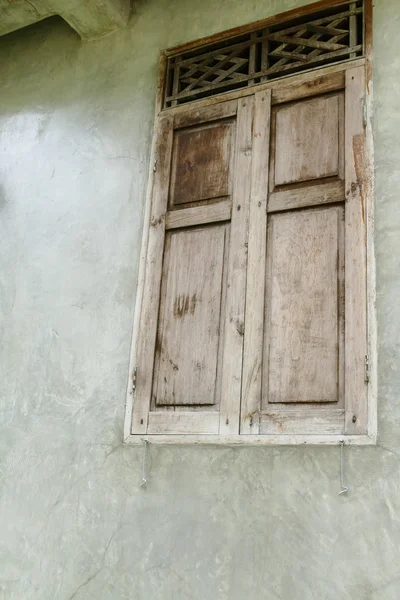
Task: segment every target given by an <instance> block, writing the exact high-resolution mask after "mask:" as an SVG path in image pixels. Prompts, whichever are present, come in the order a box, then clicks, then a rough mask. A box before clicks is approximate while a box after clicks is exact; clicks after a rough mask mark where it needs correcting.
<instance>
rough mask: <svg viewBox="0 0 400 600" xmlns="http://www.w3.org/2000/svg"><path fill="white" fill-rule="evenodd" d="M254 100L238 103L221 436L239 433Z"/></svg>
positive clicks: (249, 99)
mask: <svg viewBox="0 0 400 600" xmlns="http://www.w3.org/2000/svg"><path fill="white" fill-rule="evenodd" d="M253 118H254V97H253V98H244V99H242V100H240V101H239V102H238V114H237V128H236V129H237V134H236V141H235V167H234V178H233V194H232V220H231V228H230V236H231V248H230V252H229V261H228V283H227V285H228V293H227V300H226V317H225V330H224V333H225V340H224V354H223V360H222V383H221V420H220V433H222V434H224V435H228V434H236V433H238V432H239V421H240V398H241V390H242V364H243V362H242V361H243V335H244V314H245V300H246V268H247V227H248V218H249V217H248V211H249V203H250V194H251V169H252V147H253Z"/></svg>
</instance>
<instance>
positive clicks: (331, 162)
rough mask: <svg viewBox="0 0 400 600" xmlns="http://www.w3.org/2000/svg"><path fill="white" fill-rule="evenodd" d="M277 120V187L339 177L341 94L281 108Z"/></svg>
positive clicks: (276, 116) (277, 113)
mask: <svg viewBox="0 0 400 600" xmlns="http://www.w3.org/2000/svg"><path fill="white" fill-rule="evenodd" d="M275 119H276V123H275V140H274V141H275V170H274V175H275V177H274V184H275V186H277V185H285V184H289V183H295V182H301V181H307V180H310V179H319V178H321V177H331V176H333V175H337V174H338V171H339V99H338V96H337V95H335V96H328V97H323V98H314V99H312V100H304V101H300V102H296V103H294V104H291V105H289V106H284V107H279V108H278V109H277V110H276V113H275Z"/></svg>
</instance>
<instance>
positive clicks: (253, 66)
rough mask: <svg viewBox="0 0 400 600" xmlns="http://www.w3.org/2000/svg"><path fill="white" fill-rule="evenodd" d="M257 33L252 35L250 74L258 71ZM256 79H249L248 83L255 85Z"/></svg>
mask: <svg viewBox="0 0 400 600" xmlns="http://www.w3.org/2000/svg"><path fill="white" fill-rule="evenodd" d="M257 37H258V34H257V33H252V34H251V35H250V49H249V75H251V74H252V73H255V71H256V50H257ZM254 84H255V81H254V79H249V81H248V82H247V85H254Z"/></svg>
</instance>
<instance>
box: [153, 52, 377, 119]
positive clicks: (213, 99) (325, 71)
mask: <svg viewBox="0 0 400 600" xmlns="http://www.w3.org/2000/svg"><path fill="white" fill-rule="evenodd" d="M365 63H366V59H365V58H357V59H355V60H353V61H349V62H344V63H339V64H336V65H335V64H333V65H330V66H328V67H326V66H314V67H313V68H311V67H310V69H307V70H306V71H303V72H302V73H301V74H297V75H294V74H293V73H289V74H288V75H282V76H281V77H279V79H276V80H270V81H268V82H266V83H265V82H264V83H258V84H256V85H255V86H254V87H253V86H248V87H245V88H241V89H238V90H234V91H230V92H221V93H220V94H218V95H216V96H209V97H207V98H202V99H199V100H193V101H191V103H190V107H191V108H192V109H196V110H200V109H205V108H208V107H211V106H217V105H218V104H220V103H224V102H227V101H231V100H236V99H239V98H244V97H246V96H253V95H254V93H255V92H262V91H264V90H269V89H270V90H272V93H273V95H274V94H275V93H278V92H277V91H278V89H279V87H280V86H281V85H283V84H285V85H286V84H287V85H294V86H295V85H299V83H300V82H301V81H302V80H303V78H304V80H305V81H307V79H305V78H310V80H313V79H315V78H316V77H320V76H326V75H331V74H332V73H339V72H343V73H344V72H346V70H348V69H350V68H351V69H354V68H356V67H359V66H364V65H365ZM341 87H344V85H343V86H341ZM314 95H315V94H314V93H313V92H312V89H311V88H310V93H308V94H305V96H304V97H307V96H314ZM295 98H296V96H294V98H293V99H295ZM187 111H188V105H187V104H182V105H180V106H179V105H178V106H175V107H172V108H166V109H164V110H163V112H165V114H169V115H174V118H175V117H177V116H178V115H180V114H181V113H183V114H187Z"/></svg>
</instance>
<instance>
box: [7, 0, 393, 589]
mask: <svg viewBox="0 0 400 600" xmlns="http://www.w3.org/2000/svg"><path fill="white" fill-rule="evenodd" d="M301 4H306V2H299V1H298V0H279V1H278V0H247V1H243V2H238V1H237V0H223V1H221V2H214V1H211V0H203V1H202V2H196V1H195V0H175V1H174V2H170V1H168V0H147V1H146V0H139V1H138V2H136V4H135V6H136V9H135V11H134V15H133V17H132V19H131V21H130V25H129V26H128V28H127V29H126V30H124V31H123V32H120V33H118V34H115V35H113V36H111V37H108V38H105V39H103V40H101V41H98V42H93V43H91V44H86V45H85V44H82V43H81V41H80V40H79V38H78V36H77V35H76V34H75V33H74V32H73V31H72V30H70V29H69V28H68V26H67V25H65V23H63V22H62V21H61V20H50V21H45V22H42V23H40V24H38V25H35V26H33V27H31V28H29V29H25V30H22V31H19V32H16V33H14V34H11V35H9V36H6V37H3V38H0V82H1V94H0V209H1V210H0V307H1V317H0V340H1V344H0V353H1V356H0V382H1V385H0V398H1V400H0V410H1V414H0V428H1V431H0V532H1V534H0V600H73V599H74V600H126V599H130V600H131V599H132V600H189V599H193V600H256V599H257V600H259V599H266V600H338V599H340V600H398V598H399V597H400V499H399V485H400V468H399V453H400V369H399V347H400V302H399V297H400V276H399V273H400V210H399V206H400V204H399V190H400V168H399V164H400V143H399V142H400V140H399V137H400V110H399V94H400V69H399V67H400V36H399V31H400V3H399V2H398V0H376V2H375V4H376V6H375V20H374V36H375V63H376V64H375V71H374V94H375V118H374V124H375V160H376V255H377V283H378V285H377V292H378V305H377V309H378V311H377V314H378V327H379V347H378V355H379V445H378V446H377V447H372V448H358V449H356V448H346V471H347V473H346V477H347V480H348V484H349V486H350V492H349V494H348V495H347V496H345V497H343V496H341V497H339V496H338V495H337V493H338V491H339V450H338V448H335V447H333V448H303V447H293V448H266V449H263V448H236V449H221V448H210V447H204V448H202V447H195V448H190V447H184V448H174V447H167V448H159V447H157V448H156V447H151V448H150V457H151V476H150V482H149V485H148V487H147V489H144V490H143V489H140V488H139V484H140V470H141V464H140V462H141V455H142V451H141V449H140V448H136V447H128V446H123V445H122V444H121V439H122V429H123V418H124V402H125V385H126V378H127V369H128V360H129V350H130V336H131V328H132V320H133V306H134V298H135V286H136V280H137V268H138V259H139V246H140V235H141V222H142V215H143V202H144V196H145V184H146V175H147V168H148V164H147V163H148V158H149V144H150V138H151V127H152V117H153V105H154V95H155V83H156V75H157V62H158V54H159V51H160V49H162V48H165V47H168V46H171V45H175V44H179V43H182V42H184V41H188V40H191V39H194V38H197V37H200V36H203V35H208V34H211V33H214V32H217V31H221V30H224V29H227V28H229V27H233V26H236V25H241V24H243V23H246V22H251V21H254V20H256V19H260V18H264V17H267V16H269V15H273V14H275V13H278V12H281V11H283V10H286V9H290V8H294V7H295V6H299V5H301Z"/></svg>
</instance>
